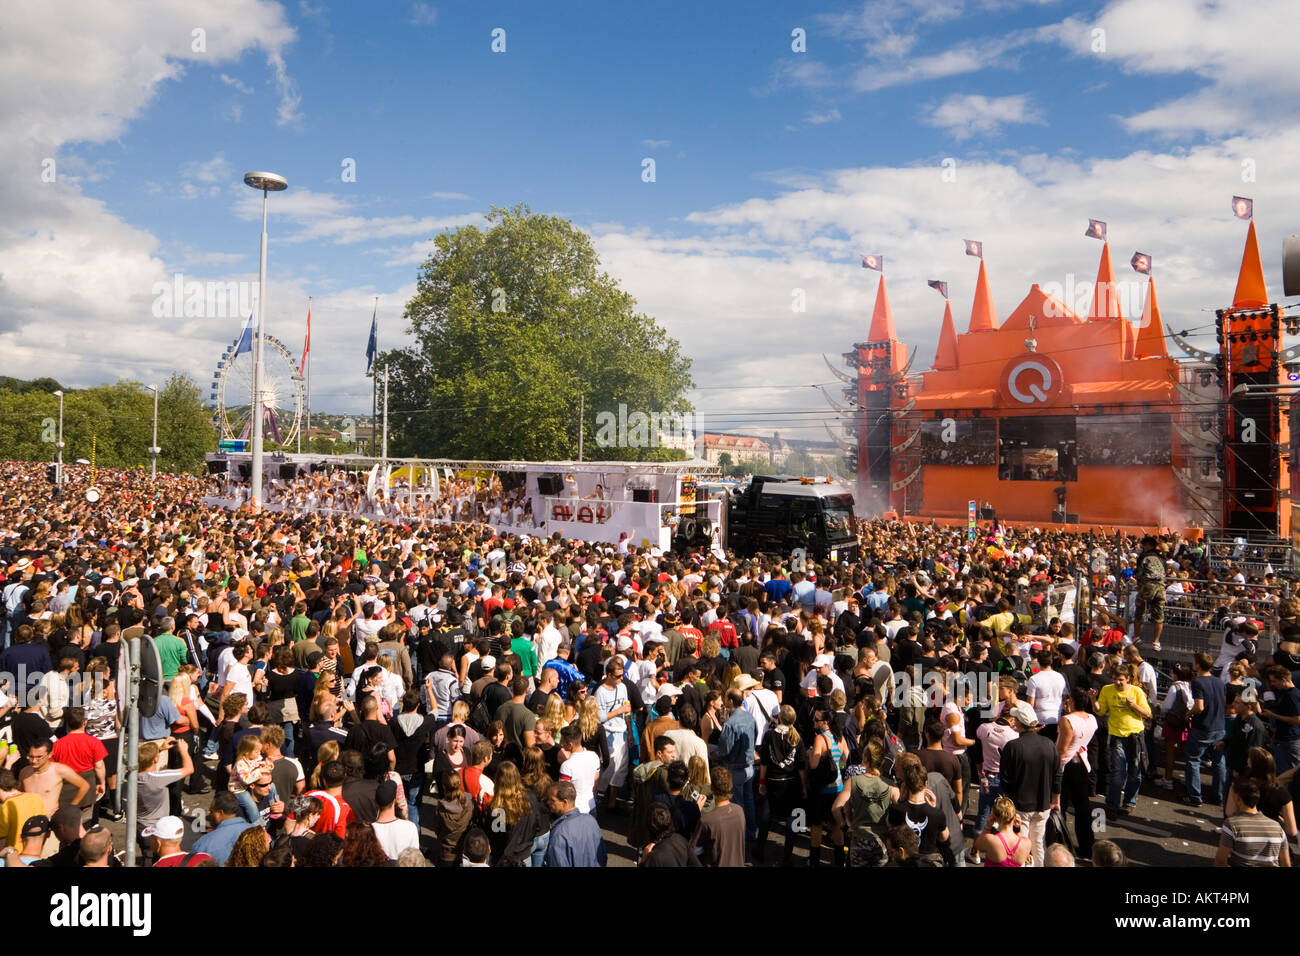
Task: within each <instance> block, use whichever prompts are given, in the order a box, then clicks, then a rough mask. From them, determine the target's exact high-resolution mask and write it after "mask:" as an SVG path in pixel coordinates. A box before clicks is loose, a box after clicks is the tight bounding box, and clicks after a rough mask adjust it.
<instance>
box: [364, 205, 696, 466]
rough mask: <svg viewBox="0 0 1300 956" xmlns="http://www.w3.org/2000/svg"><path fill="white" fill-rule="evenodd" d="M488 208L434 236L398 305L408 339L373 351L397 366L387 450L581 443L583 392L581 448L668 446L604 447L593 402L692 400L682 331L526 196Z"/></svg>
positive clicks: (544, 452)
mask: <svg viewBox="0 0 1300 956" xmlns="http://www.w3.org/2000/svg"><path fill="white" fill-rule="evenodd" d="M488 221H489V223H490V228H488V229H486V230H481V229H479V228H477V227H473V226H466V227H462V228H461V229H458V230H456V231H454V232H447V233H443V234H441V235H439V236H437V237H436V239H435V240H434V245H435V248H434V251H433V253H432V254H431V255H430V256H429V258H428V260H426V261H425V263H424V264H423V265H422V266H421V268H420V273H419V279H418V284H417V291H416V294H415V296H414V297H413V298H412V299H411V301H410V302H408V303H407V306H406V311H405V318H406V320H407V322H408V323H409V331H410V332H411V333H412V334H413V335H414V337H415V340H416V344H415V346H414V347H412V348H409V349H403V350H398V351H392V352H387V353H385V354H384V355H383V356H382V358H381V361H383V362H387V363H389V367H390V369H391V378H390V386H389V387H390V405H391V410H390V412H389V430H390V438H389V447H390V449H391V452H392V453H393V454H394V455H398V456H438V457H450V458H481V459H494V458H516V459H534V460H536V459H543V460H544V459H562V458H572V457H576V454H577V446H578V410H579V404H580V403H579V394H580V393H581V394H583V395H584V396H585V401H584V402H583V407H584V408H585V416H584V418H585V431H586V436H587V441H586V444H585V447H586V449H587V451H588V454H587V457H589V458H604V459H620V458H622V459H638V460H639V459H648V458H652V457H658V456H660V455H662V451H663V450H662V449H631V448H620V447H607V448H602V447H599V446H597V445H596V444H595V442H594V441H593V440H592V436H594V434H595V421H596V416H597V415H598V414H599V413H600V412H602V411H616V410H617V408H618V405H619V403H620V402H621V403H625V404H626V405H627V406H628V408H629V409H632V410H641V411H645V412H647V413H648V412H676V413H686V412H690V411H692V407H691V405H690V404H689V403H688V402H687V401H686V400H685V398H684V394H685V392H686V390H687V389H688V388H689V387H690V385H691V379H690V374H689V371H690V364H691V363H690V360H689V359H687V358H685V357H684V356H683V355H682V353H681V347H680V345H679V344H678V343H677V342H676V341H675V340H674V339H672V338H670V337H669V336H668V335H667V334H666V333H665V332H664V331H663V329H661V328H660V327H659V326H658V325H656V324H655V322H654V320H653V319H652V318H651V317H650V316H647V315H645V314H644V313H640V312H637V311H636V303H635V300H633V299H632V297H631V296H630V295H628V294H627V293H626V292H623V291H622V290H620V289H619V288H618V285H617V283H615V282H614V280H613V279H611V278H610V277H609V276H608V275H607V274H606V273H604V272H601V271H600V270H599V266H600V263H599V260H598V258H597V256H596V254H595V251H594V250H593V249H592V246H591V242H590V240H589V239H588V237H587V236H586V235H585V234H584V233H582V232H581V231H579V230H578V229H575V228H574V226H573V225H572V224H571V223H570V222H568V221H566V220H564V219H559V218H557V217H554V216H543V215H534V214H532V213H531V211H530V210H529V209H528V207H527V206H523V205H519V206H515V207H513V208H509V209H502V208H496V207H494V208H493V210H492V212H491V214H490V215H489V216H488ZM376 364H377V365H378V364H379V363H376Z"/></svg>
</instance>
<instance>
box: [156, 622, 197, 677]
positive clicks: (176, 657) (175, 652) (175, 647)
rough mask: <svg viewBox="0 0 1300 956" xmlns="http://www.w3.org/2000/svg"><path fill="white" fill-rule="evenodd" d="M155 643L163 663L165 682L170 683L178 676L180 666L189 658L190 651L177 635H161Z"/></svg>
mask: <svg viewBox="0 0 1300 956" xmlns="http://www.w3.org/2000/svg"><path fill="white" fill-rule="evenodd" d="M153 642H154V644H155V646H157V648H158V657H159V659H160V660H161V661H162V670H163V680H164V681H169V680H171V679H172V678H173V677H175V676H176V672H177V671H178V670H179V669H180V666H181V665H182V664H184V663H185V661H186V660H187V659H188V658H189V654H190V649H189V648H188V647H186V646H185V642H184V641H182V640H181V639H180V638H179V637H177V636H176V635H175V634H159V635H158V636H157V637H155V638H154V639H153Z"/></svg>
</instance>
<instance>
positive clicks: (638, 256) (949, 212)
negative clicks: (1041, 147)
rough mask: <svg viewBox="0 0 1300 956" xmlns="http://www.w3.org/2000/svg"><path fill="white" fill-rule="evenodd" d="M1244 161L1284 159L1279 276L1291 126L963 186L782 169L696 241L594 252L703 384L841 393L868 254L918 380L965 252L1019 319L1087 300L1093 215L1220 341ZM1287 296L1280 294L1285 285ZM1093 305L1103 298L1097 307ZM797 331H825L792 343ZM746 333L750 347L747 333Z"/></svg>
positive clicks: (997, 171) (867, 305)
mask: <svg viewBox="0 0 1300 956" xmlns="http://www.w3.org/2000/svg"><path fill="white" fill-rule="evenodd" d="M1240 156H1269V157H1274V158H1275V159H1276V161H1277V162H1278V163H1279V165H1278V167H1277V168H1276V169H1274V170H1273V171H1272V174H1271V175H1270V176H1269V178H1268V182H1267V183H1264V182H1260V183H1257V184H1254V185H1252V187H1251V188H1252V189H1253V190H1254V193H1253V195H1254V198H1255V200H1256V210H1257V215H1258V219H1259V223H1258V225H1259V227H1260V228H1261V229H1262V230H1263V232H1262V236H1261V240H1262V246H1263V251H1264V254H1265V261H1264V265H1265V269H1266V272H1267V275H1268V276H1269V278H1270V279H1276V277H1277V276H1278V274H1279V272H1280V262H1279V256H1278V246H1279V243H1278V242H1277V241H1276V240H1277V238H1278V237H1279V236H1280V235H1281V234H1282V233H1283V231H1289V230H1290V229H1291V226H1290V225H1289V223H1287V222H1280V221H1278V218H1277V216H1278V213H1277V211H1278V210H1286V209H1292V208H1296V207H1297V206H1298V205H1300V130H1297V129H1294V128H1292V129H1288V130H1285V131H1280V132H1278V133H1276V134H1274V135H1272V136H1270V137H1267V138H1252V139H1246V138H1241V139H1234V140H1229V141H1226V142H1223V143H1219V144H1213V145H1205V146H1200V147H1197V148H1194V149H1187V150H1178V151H1171V152H1152V151H1138V152H1134V153H1131V154H1129V155H1124V156H1120V157H1117V158H1114V159H1105V160H1087V159H1085V160H1076V159H1072V158H1069V157H1064V156H1061V155H1037V156H1029V157H1025V158H1024V159H1021V160H1010V161H1006V162H985V163H964V164H962V165H960V166H959V167H958V169H957V181H956V182H944V181H943V180H942V178H941V175H940V174H941V172H942V170H941V169H940V168H939V167H938V166H937V165H933V166H926V167H888V166H886V167H872V168H860V169H845V170H838V171H832V172H828V173H824V174H822V175H820V176H819V177H815V176H814V174H797V173H795V174H792V173H779V174H774V175H773V176H772V177H769V178H772V179H787V178H788V179H789V180H790V181H791V182H792V183H793V185H791V186H790V187H788V188H784V189H780V190H777V191H776V192H775V193H774V194H772V195H769V196H764V197H756V198H751V199H748V200H745V201H742V202H736V203H728V204H726V205H722V206H719V207H717V208H714V209H709V210H701V211H698V212H695V213H693V214H691V215H689V216H687V217H686V218H685V221H684V223H682V225H681V229H682V231H683V232H682V234H678V235H662V234H656V233H651V232H647V231H644V230H629V229H626V228H618V227H613V226H603V227H602V228H600V229H599V230H595V231H594V239H595V244H596V248H597V250H598V251H599V253H600V255H601V257H602V267H603V268H605V269H606V270H607V271H609V273H610V274H611V275H613V276H614V277H616V278H617V279H618V280H619V281H620V283H621V284H622V286H623V288H624V289H625V290H627V291H628V292H629V293H631V294H632V295H633V296H634V297H636V299H637V304H638V307H639V308H640V309H643V310H644V311H646V312H647V313H649V314H650V315H653V316H655V317H656V318H657V319H658V320H659V321H660V322H661V323H662V324H663V325H664V326H665V328H666V329H667V330H668V332H669V333H670V334H672V335H673V336H675V337H677V338H678V339H679V340H680V341H681V342H682V343H683V347H684V349H685V351H686V353H687V354H688V355H690V356H692V357H694V359H695V367H694V370H693V374H694V376H695V379H696V381H697V382H699V383H701V384H721V383H735V384H737V385H756V384H763V383H765V382H781V383H792V384H794V383H800V384H805V383H814V382H826V381H827V380H828V379H829V378H830V373H829V372H828V371H827V370H826V368H825V366H824V364H823V362H822V359H821V354H822V352H826V353H827V354H829V355H830V356H832V358H834V357H835V356H837V355H838V354H839V353H840V352H842V351H844V350H845V349H846V348H848V347H849V346H850V345H851V343H853V342H855V341H861V340H862V338H863V337H864V334H865V332H866V330H867V327H868V325H869V322H870V315H871V309H872V304H873V302H874V296H875V291H876V281H875V274H874V273H871V272H868V271H866V270H863V269H861V268H859V266H858V262H857V259H856V254H857V253H858V252H862V251H872V252H880V253H882V254H883V255H884V256H885V259H886V263H887V266H886V269H887V276H888V281H889V290H890V296H891V299H892V302H893V306H894V316H895V321H896V323H897V326H898V329H899V334H900V337H901V338H902V339H903V340H904V341H905V342H906V343H907V344H908V345H909V346H916V347H917V349H918V351H917V359H916V364H915V366H914V370H916V371H921V370H923V369H925V368H928V367H929V364H930V362H931V360H932V359H933V356H934V349H935V344H936V342H937V340H938V333H939V324H940V319H941V317H942V314H943V313H942V303H941V302H940V301H939V300H938V297H937V296H936V295H935V293H934V292H933V291H932V290H930V289H929V288H927V287H926V284H925V281H926V280H927V279H933V278H940V279H945V280H947V281H949V282H950V283H951V286H952V302H953V312H954V315H955V316H956V318H957V325H958V331H964V330H965V327H966V322H967V319H968V316H969V311H970V304H971V298H972V296H973V293H974V279H975V274H976V268H975V267H976V263H975V262H974V261H973V260H971V259H970V258H968V257H966V256H965V255H964V254H963V247H962V242H961V240H962V239H965V238H975V239H981V240H983V241H984V243H985V261H986V265H987V267H988V269H989V273H990V279H991V282H992V288H993V296H994V301H995V303H996V305H997V308H998V312H999V316H1000V317H1001V318H1003V319H1005V318H1006V316H1007V315H1008V314H1010V312H1011V311H1012V310H1013V309H1014V308H1015V306H1016V305H1017V304H1018V303H1019V302H1020V300H1021V299H1022V298H1024V296H1025V295H1026V294H1027V293H1028V291H1029V287H1030V285H1031V284H1033V283H1035V282H1037V283H1041V284H1047V283H1057V284H1058V285H1060V286H1061V287H1062V288H1063V289H1064V288H1073V289H1075V290H1076V297H1077V295H1078V293H1079V291H1082V292H1083V294H1085V296H1086V295H1087V293H1088V284H1089V283H1091V282H1092V281H1093V279H1094V278H1095V276H1096V269H1097V260H1098V255H1099V253H1100V249H1099V247H1098V245H1097V243H1096V242H1094V241H1090V240H1087V239H1085V238H1084V237H1083V235H1082V233H1083V229H1084V227H1085V225H1086V223H1087V219H1088V218H1089V217H1090V216H1091V217H1096V218H1100V219H1106V220H1108V221H1109V224H1110V236H1111V247H1112V248H1111V254H1112V256H1113V257H1114V259H1115V261H1116V263H1117V265H1122V264H1123V263H1125V262H1127V261H1128V258H1129V256H1130V255H1131V253H1132V251H1133V250H1134V249H1141V250H1142V251H1144V252H1147V253H1150V254H1151V255H1152V256H1154V258H1155V264H1156V284H1157V286H1158V287H1159V293H1160V300H1161V308H1162V311H1163V314H1164V317H1165V321H1166V323H1167V327H1168V328H1169V329H1173V330H1177V329H1183V328H1187V329H1199V330H1200V331H1198V332H1196V333H1195V334H1196V335H1197V336H1203V335H1205V334H1206V333H1207V331H1208V332H1209V334H1210V335H1212V322H1213V318H1212V316H1211V317H1208V318H1207V317H1206V313H1205V312H1204V311H1203V310H1204V309H1205V308H1207V307H1214V306H1222V305H1226V304H1228V302H1229V301H1230V300H1231V296H1232V290H1233V288H1234V285H1235V282H1236V273H1237V267H1238V264H1239V262H1240V257H1241V251H1242V244H1243V241H1244V229H1243V228H1242V224H1241V223H1240V222H1238V221H1236V220H1234V219H1232V217H1231V215H1230V214H1229V212H1228V208H1227V207H1228V198H1229V197H1230V196H1231V195H1232V194H1233V193H1234V192H1240V191H1241V189H1242V186H1241V183H1240V181H1239V177H1238V176H1237V172H1238V171H1239V169H1240V165H1239V157H1240ZM1268 210H1273V211H1274V212H1273V214H1272V215H1271V216H1270V214H1269V212H1268ZM1270 220H1271V221H1272V223H1273V225H1272V228H1270V227H1269V225H1268V224H1269V222H1270ZM1137 280H1140V281H1137ZM1121 281H1122V282H1125V283H1126V284H1125V285H1124V286H1122V288H1123V289H1124V290H1125V291H1126V292H1127V291H1132V292H1133V301H1132V302H1131V303H1130V305H1129V308H1128V309H1127V314H1128V315H1129V317H1130V318H1131V319H1134V320H1136V319H1137V318H1138V317H1139V316H1140V315H1141V297H1142V295H1143V294H1144V291H1145V284H1146V283H1145V278H1142V277H1138V276H1136V274H1129V275H1121ZM796 288H799V289H803V290H804V292H805V294H806V296H807V308H808V310H807V313H805V314H795V313H793V312H792V311H791V302H792V290H794V289H796ZM1272 291H1273V294H1274V295H1275V296H1277V295H1280V294H1281V289H1280V288H1272ZM1089 302H1090V297H1089V298H1088V299H1087V301H1085V302H1084V303H1083V308H1084V309H1086V308H1087V306H1088V304H1089ZM702 317H707V319H708V321H702ZM792 322H794V323H797V325H798V327H800V328H807V329H812V330H815V334H813V335H811V336H809V337H803V338H799V337H796V338H795V339H792V338H791V336H790V329H791V327H792V325H791V323H792ZM737 329H744V335H743V336H737V334H736V330H737ZM1200 341H1202V342H1204V341H1205V340H1204V339H1201V340H1200ZM1212 341H1213V339H1212V338H1211V339H1210V342H1212ZM775 355H779V356H780V360H779V361H777V360H774V359H773V356H775ZM836 388H838V385H835V386H833V387H832V388H831V389H830V391H831V392H832V394H838V393H837V392H836ZM810 395H811V396H813V397H812V398H810ZM701 396H702V397H703V398H705V399H706V400H707V401H708V402H709V403H711V405H712V406H713V407H714V409H715V410H721V409H735V408H742V409H750V410H753V411H755V412H760V411H763V410H765V409H773V410H777V411H779V410H782V409H795V408H810V407H813V406H817V407H821V408H825V407H826V406H825V405H824V402H822V400H821V399H820V397H818V396H816V393H815V392H813V390H812V389H806V388H805V389H793V390H789V389H787V390H774V391H757V390H754V391H750V390H748V389H738V390H737V391H735V392H730V393H726V394H725V395H724V394H720V393H718V392H707V391H706V392H702V393H700V394H699V396H697V402H696V404H697V407H698V408H700V409H701V410H702V411H703V412H705V413H706V416H707V413H708V412H709V410H710V409H709V407H708V406H707V405H701V404H700V401H699V398H700V397H701ZM706 420H707V417H706ZM774 427H776V426H774ZM782 430H783V433H784V429H782ZM819 431H820V432H821V433H822V434H824V431H822V426H821V418H820V417H819V416H817V415H815V414H814V415H812V416H811V421H805V422H804V423H803V425H801V427H800V430H799V431H798V432H792V434H791V437H812V435H813V433H814V432H819Z"/></svg>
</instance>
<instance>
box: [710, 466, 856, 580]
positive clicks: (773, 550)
mask: <svg viewBox="0 0 1300 956" xmlns="http://www.w3.org/2000/svg"><path fill="white" fill-rule="evenodd" d="M727 547H728V548H730V549H731V550H733V551H735V552H736V553H737V554H740V555H741V556H743V557H750V556H752V555H755V554H758V553H760V552H761V553H763V554H790V553H791V552H793V551H795V550H796V549H802V550H803V551H804V552H805V553H806V554H807V556H808V557H810V558H816V559H818V560H822V561H827V560H829V561H853V560H856V559H857V557H858V554H859V547H858V538H857V534H856V531H855V528H854V521H853V495H852V494H850V493H849V492H847V491H846V490H845V489H844V487H843V486H838V485H835V484H833V483H831V482H830V481H829V480H828V479H825V478H821V479H814V478H793V477H790V476H787V475H775V476H773V475H756V476H755V477H754V479H753V481H751V482H750V483H749V485H748V486H747V487H745V488H744V489H742V490H741V491H738V492H736V493H735V494H734V495H733V496H732V498H731V500H730V502H729V506H728V508H727Z"/></svg>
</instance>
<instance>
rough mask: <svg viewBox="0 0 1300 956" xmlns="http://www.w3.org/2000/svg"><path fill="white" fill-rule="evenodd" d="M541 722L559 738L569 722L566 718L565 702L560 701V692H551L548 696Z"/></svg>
mask: <svg viewBox="0 0 1300 956" xmlns="http://www.w3.org/2000/svg"><path fill="white" fill-rule="evenodd" d="M541 722H542V723H543V724H545V725H546V726H547V728H548V729H549V730H550V731H551V735H552V736H553V737H555V739H556V740H559V738H560V731H561V730H563V729H564V728H565V727H566V726H568V723H569V721H568V720H566V719H565V716H564V704H562V703H561V702H560V695H559V694H551V695H550V696H549V697H547V698H546V709H545V710H543V711H542V720H541Z"/></svg>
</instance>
